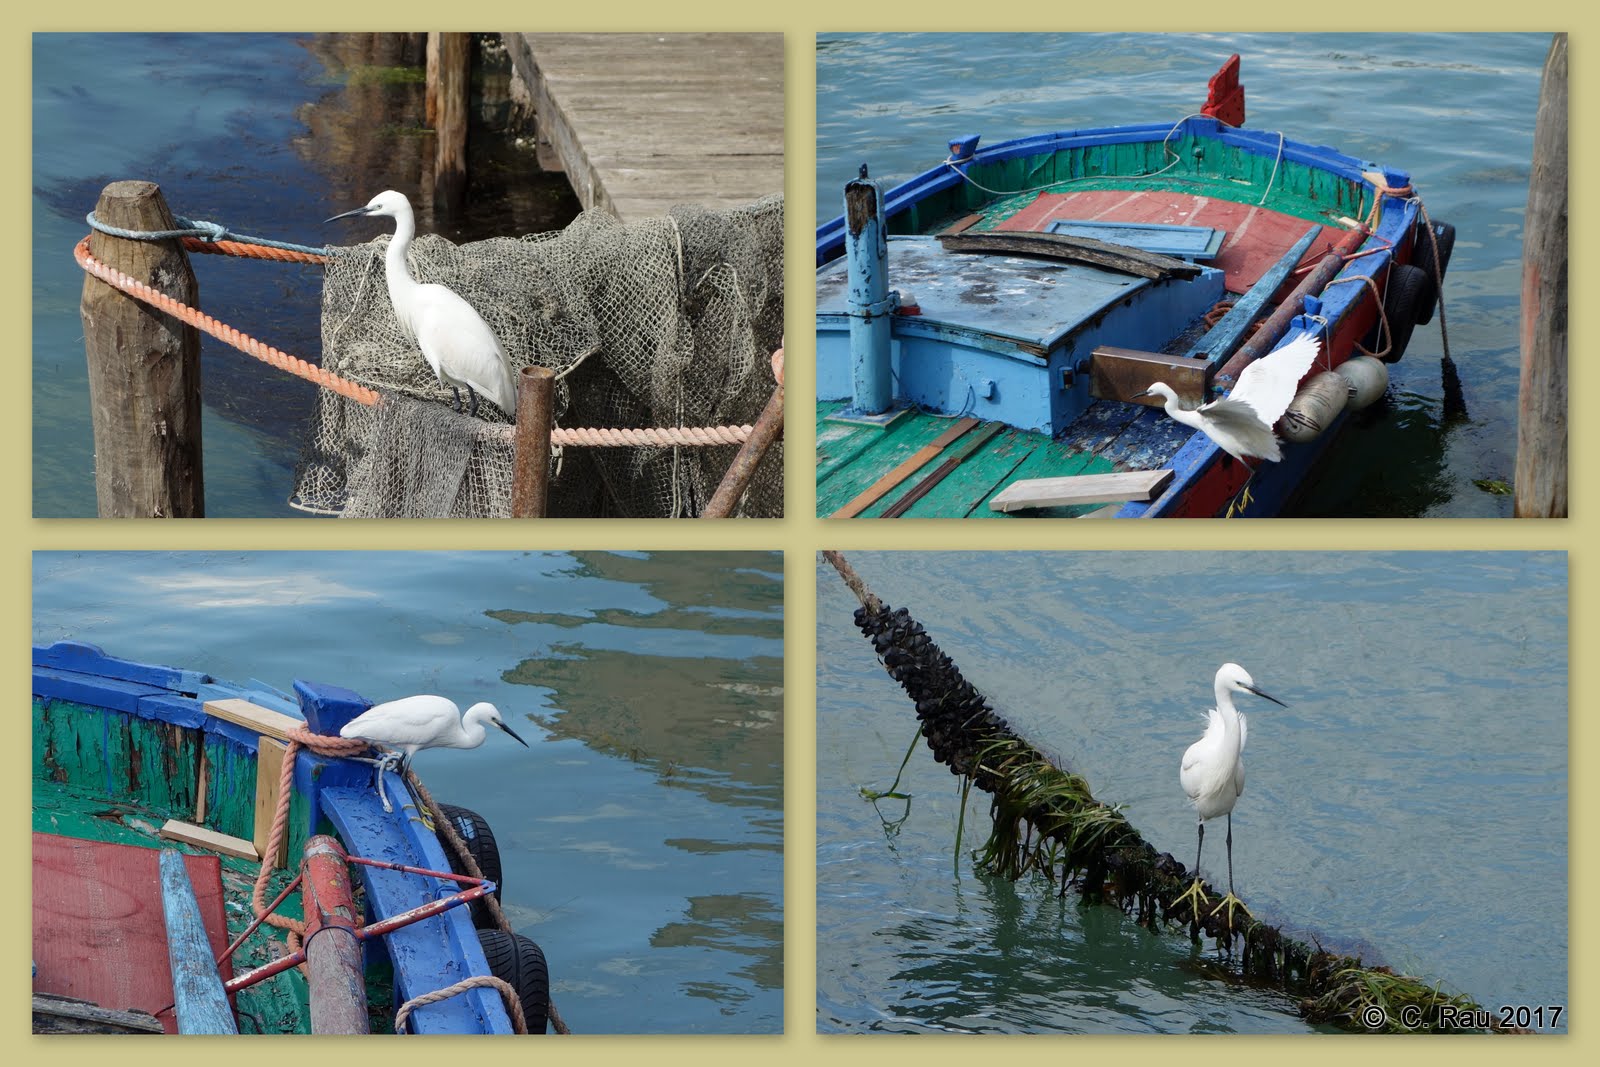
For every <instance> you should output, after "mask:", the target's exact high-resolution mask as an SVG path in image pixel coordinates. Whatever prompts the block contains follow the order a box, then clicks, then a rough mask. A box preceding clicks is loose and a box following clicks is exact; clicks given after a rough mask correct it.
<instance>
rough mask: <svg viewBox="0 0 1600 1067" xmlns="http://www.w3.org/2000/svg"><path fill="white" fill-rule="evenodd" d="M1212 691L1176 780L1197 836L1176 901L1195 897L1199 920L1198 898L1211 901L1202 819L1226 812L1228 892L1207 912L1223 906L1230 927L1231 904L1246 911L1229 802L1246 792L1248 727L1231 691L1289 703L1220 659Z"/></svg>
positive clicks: (1196, 916) (1195, 909) (1231, 803)
mask: <svg viewBox="0 0 1600 1067" xmlns="http://www.w3.org/2000/svg"><path fill="white" fill-rule="evenodd" d="M1216 693H1217V706H1216V707H1214V708H1212V709H1210V711H1208V712H1207V715H1208V716H1209V720H1210V721H1209V722H1208V723H1207V725H1206V732H1205V736H1204V737H1202V738H1200V740H1198V741H1196V742H1195V743H1194V744H1192V745H1190V746H1189V748H1188V750H1187V751H1186V752H1184V754H1183V764H1182V766H1181V767H1180V768H1179V770H1178V781H1179V783H1181V784H1182V785H1183V791H1184V792H1185V793H1187V794H1188V796H1189V800H1190V801H1191V802H1192V803H1193V804H1194V809H1195V812H1196V814H1198V815H1199V823H1198V834H1199V837H1198V840H1197V841H1196V843H1195V849H1194V885H1192V886H1190V887H1189V889H1188V890H1187V891H1186V892H1185V893H1184V894H1183V895H1182V896H1180V897H1179V898H1178V900H1179V901H1182V900H1186V899H1188V898H1190V897H1193V898H1194V900H1193V909H1194V915H1195V918H1196V919H1197V920H1198V918H1199V916H1200V907H1201V905H1202V902H1204V903H1210V901H1209V900H1208V899H1207V897H1206V894H1205V889H1204V888H1203V887H1202V883H1201V880H1200V851H1201V848H1202V847H1203V846H1204V845H1205V841H1206V820H1207V819H1215V818H1216V817H1217V816H1219V815H1226V816H1227V817H1228V895H1227V896H1226V897H1224V898H1223V900H1222V902H1221V903H1220V904H1218V905H1217V906H1216V907H1215V908H1213V909H1212V910H1211V914H1212V915H1215V914H1216V913H1217V912H1219V911H1222V910H1223V909H1224V908H1226V909H1227V911H1228V927H1229V929H1232V927H1233V910H1234V908H1244V913H1245V914H1246V915H1249V914H1250V909H1249V908H1245V907H1244V902H1243V901H1241V900H1240V899H1239V898H1238V897H1236V896H1234V895H1233V805H1234V803H1235V802H1236V801H1237V800H1238V799H1239V795H1240V794H1241V793H1243V792H1244V742H1245V738H1246V736H1248V732H1249V731H1248V727H1247V726H1246V724H1245V718H1244V715H1243V713H1242V712H1240V711H1239V710H1238V709H1237V708H1235V707H1234V706H1233V694H1234V693H1254V694H1255V695H1256V696H1258V697H1264V698H1265V699H1267V700H1270V701H1272V702H1273V703H1274V704H1277V705H1278V706H1279V707H1288V705H1287V704H1285V703H1284V702H1283V701H1281V700H1279V699H1278V698H1277V697H1275V696H1270V695H1268V694H1266V693H1263V692H1262V691H1261V690H1260V689H1257V688H1256V683H1255V682H1254V680H1252V679H1251V677H1250V672H1248V671H1246V670H1245V669H1244V668H1243V667H1241V666H1239V665H1238V664H1237V663H1224V664H1223V665H1222V666H1221V667H1220V668H1218V669H1217V679H1216ZM1174 903H1176V902H1174Z"/></svg>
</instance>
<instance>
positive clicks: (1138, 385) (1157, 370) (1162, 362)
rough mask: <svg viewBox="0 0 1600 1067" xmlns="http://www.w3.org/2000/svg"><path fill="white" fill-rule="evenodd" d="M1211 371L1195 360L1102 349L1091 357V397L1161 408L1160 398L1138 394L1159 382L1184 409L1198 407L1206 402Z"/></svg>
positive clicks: (1131, 349)
mask: <svg viewBox="0 0 1600 1067" xmlns="http://www.w3.org/2000/svg"><path fill="white" fill-rule="evenodd" d="M1209 370H1210V364H1209V363H1207V362H1206V361H1205V360H1204V359H1195V358H1194V357H1192V356H1169V355H1165V354H1163V353H1161V352H1141V351H1139V350H1138V349H1134V348H1113V347H1111V346H1110V345H1101V346H1100V347H1098V348H1096V349H1095V350H1094V351H1093V352H1091V353H1090V354H1089V395H1090V396H1092V397H1095V398H1096V399H1099V400H1121V401H1123V402H1125V403H1130V404H1143V405H1145V406H1146V407H1159V406H1160V405H1161V404H1163V403H1164V402H1165V401H1163V400H1162V398H1161V397H1158V396H1150V397H1140V396H1139V394H1140V393H1142V392H1144V391H1145V390H1146V389H1149V388H1150V386H1152V385H1154V384H1155V383H1156V382H1165V383H1166V384H1167V385H1169V386H1171V387H1172V390H1173V392H1175V393H1177V394H1178V399H1179V400H1181V401H1183V403H1184V404H1185V405H1187V406H1189V407H1198V406H1199V405H1201V404H1203V403H1205V400H1206V377H1207V372H1208V371H1209Z"/></svg>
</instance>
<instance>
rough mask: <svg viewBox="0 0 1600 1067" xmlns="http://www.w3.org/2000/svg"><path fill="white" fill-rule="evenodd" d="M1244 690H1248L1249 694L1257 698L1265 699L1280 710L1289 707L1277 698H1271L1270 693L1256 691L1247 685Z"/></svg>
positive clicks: (1253, 687)
mask: <svg viewBox="0 0 1600 1067" xmlns="http://www.w3.org/2000/svg"><path fill="white" fill-rule="evenodd" d="M1244 688H1246V689H1248V690H1250V692H1252V693H1254V694H1255V695H1256V696H1258V697H1265V698H1266V699H1268V700H1270V701H1272V702H1273V703H1274V704H1276V705H1278V707H1280V708H1286V707H1288V706H1289V705H1287V704H1285V703H1284V702H1283V701H1281V700H1279V699H1278V698H1277V697H1275V696H1273V695H1272V694H1271V693H1263V692H1262V691H1261V690H1259V689H1257V688H1256V687H1255V686H1253V685H1247V686H1245V687H1244Z"/></svg>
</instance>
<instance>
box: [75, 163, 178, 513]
mask: <svg viewBox="0 0 1600 1067" xmlns="http://www.w3.org/2000/svg"><path fill="white" fill-rule="evenodd" d="M94 210H95V217H96V218H98V219H99V220H100V221H101V222H103V223H105V224H107V225H110V226H116V227H119V228H121V229H125V230H133V231H146V232H148V231H155V230H172V229H176V228H177V224H176V223H175V222H174V221H173V217H172V212H171V211H170V210H169V209H168V208H167V203H166V200H165V199H164V198H163V197H162V195H161V189H160V188H159V187H158V186H156V185H155V184H154V183H153V182H144V181H119V182H112V183H111V184H110V185H108V186H106V187H105V190H104V191H103V192H102V193H101V194H100V199H99V202H98V203H96V204H95V209H94ZM89 251H90V253H91V254H93V255H94V257H95V258H96V259H98V260H100V261H101V262H102V263H105V264H107V265H108V266H111V267H114V268H116V269H117V270H120V271H122V272H123V273H124V274H127V275H129V276H130V277H132V278H133V279H134V280H135V281H139V282H143V283H144V284H146V285H149V286H150V287H152V288H154V289H156V290H157V291H159V292H162V293H165V294H166V295H167V296H170V297H173V298H174V299H177V300H181V301H183V302H184V303H185V304H188V305H190V306H191V307H193V306H195V305H197V304H198V303H199V293H200V287H199V283H198V282H196V281H195V276H194V271H193V270H192V269H191V268H190V266H189V256H188V254H187V253H186V252H184V250H183V245H182V244H181V243H180V242H179V241H177V240H165V241H139V240H133V239H129V238H122V237H112V236H110V235H109V234H105V233H101V232H99V231H96V232H95V233H94V234H93V236H92V237H91V238H90V240H89ZM79 310H80V313H81V315H82V317H83V348H84V354H85V355H86V356H87V357H88V363H89V406H90V410H91V413H92V418H93V423H94V455H95V474H94V480H95V499H96V503H97V505H98V508H99V513H100V517H101V518H103V519H112V518H201V517H203V516H204V515H205V482H204V477H203V473H202V468H203V464H202V461H201V454H202V449H201V434H200V332H199V331H198V330H196V329H195V328H194V327H193V326H188V325H185V324H183V323H181V322H179V321H178V320H177V319H174V318H172V317H171V316H170V315H167V314H165V313H163V312H160V311H157V310H156V309H154V308H152V307H150V306H149V305H147V304H143V303H140V302H139V301H137V300H135V299H133V297H131V296H128V295H127V294H126V293H123V292H121V291H120V290H118V289H115V288H113V287H112V286H109V285H107V284H106V283H105V282H102V281H100V280H99V279H98V278H95V277H94V276H92V275H86V276H85V277H84V280H83V298H82V301H81V303H80V305H79Z"/></svg>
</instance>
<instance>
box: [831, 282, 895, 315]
mask: <svg viewBox="0 0 1600 1067" xmlns="http://www.w3.org/2000/svg"><path fill="white" fill-rule="evenodd" d="M899 306H900V290H898V289H891V290H890V291H889V295H888V296H886V297H884V298H883V299H882V300H874V301H873V302H872V303H870V304H858V303H856V302H855V300H853V299H846V300H845V312H844V313H845V314H846V315H848V316H850V317H851V318H854V319H870V318H872V317H873V316H875V315H892V314H894V312H895V309H896V308H898V307H899Z"/></svg>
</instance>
